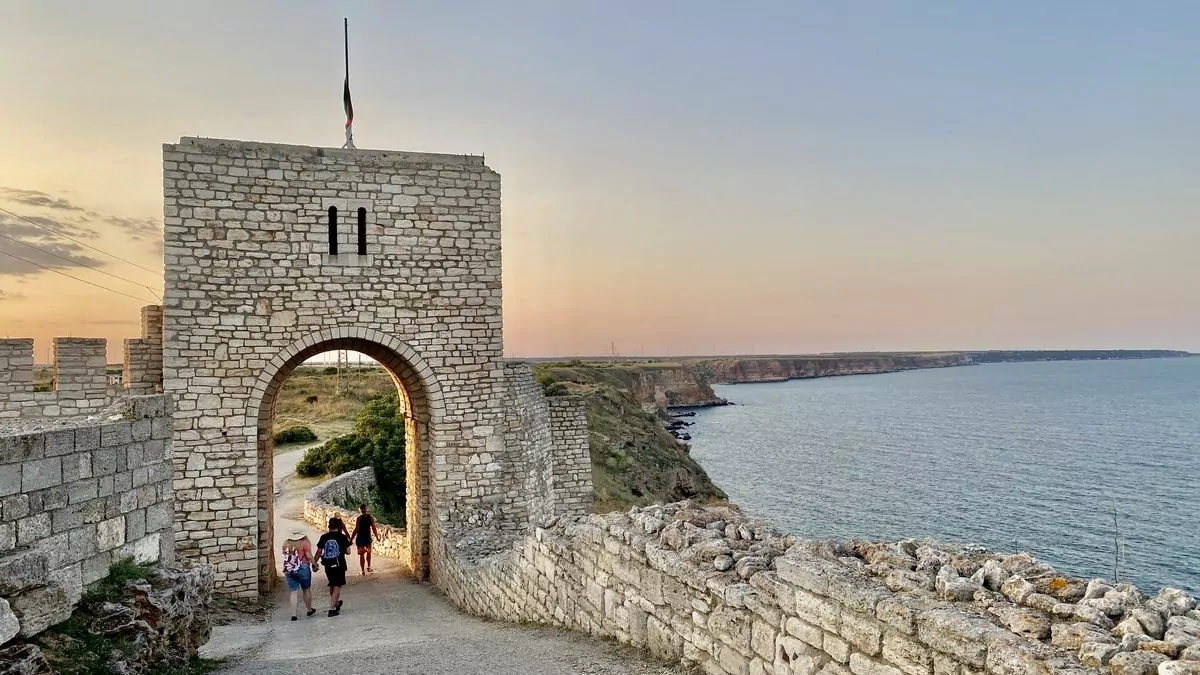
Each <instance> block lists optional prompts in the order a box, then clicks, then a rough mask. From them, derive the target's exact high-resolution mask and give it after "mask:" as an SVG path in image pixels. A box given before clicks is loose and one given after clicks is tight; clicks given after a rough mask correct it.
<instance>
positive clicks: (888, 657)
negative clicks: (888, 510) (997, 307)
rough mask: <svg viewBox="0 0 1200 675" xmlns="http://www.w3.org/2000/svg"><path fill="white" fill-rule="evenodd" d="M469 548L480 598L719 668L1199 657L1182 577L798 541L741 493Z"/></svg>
mask: <svg viewBox="0 0 1200 675" xmlns="http://www.w3.org/2000/svg"><path fill="white" fill-rule="evenodd" d="M455 554H456V553H455V552H454V551H446V552H444V555H446V556H448V557H453V556H455ZM455 560H456V563H457V564H456V565H455V566H453V573H452V574H448V575H446V576H445V577H444V578H443V581H442V584H441V585H442V587H443V589H444V590H445V591H446V592H447V594H448V595H449V596H450V597H451V598H452V599H453V600H454V602H455V603H457V604H458V605H459V606H460V607H462V608H464V609H466V610H468V611H470V612H472V613H475V614H478V615H481V616H487V617H492V618H497V619H503V620H508V621H526V622H536V623H544V624H551V625H556V626H563V627H567V628H571V629H574V630H578V631H581V632H584V633H587V634H589V635H593V636H597V637H604V638H610V639H615V640H618V641H620V642H625V643H630V644H634V645H637V646H640V647H644V648H646V649H648V650H649V651H650V652H652V653H653V654H655V655H657V656H659V657H661V658H664V659H667V660H672V661H682V662H684V663H689V664H693V665H696V666H698V667H699V668H700V669H701V670H703V671H704V672H706V673H729V674H736V675H765V674H767V673H773V674H776V675H782V674H792V673H795V674H803V675H813V674H814V673H819V674H821V675H847V674H852V675H976V674H978V673H984V672H987V673H994V674H995V675H1015V674H1018V673H1030V674H1034V673H1036V674H1048V673H1062V674H1067V673H1070V674H1073V675H1074V674H1078V675H1083V673H1087V672H1112V673H1114V674H1115V675H1155V673H1157V674H1158V675H1184V674H1187V675H1192V674H1194V673H1197V672H1200V613H1198V612H1197V610H1196V601H1195V599H1194V598H1190V597H1189V596H1187V595H1186V594H1184V593H1182V592H1180V591H1176V590H1169V589H1168V590H1164V591H1163V592H1161V593H1159V594H1158V595H1156V596H1154V597H1153V598H1149V599H1147V598H1145V597H1144V596H1142V595H1141V593H1140V592H1139V591H1137V589H1135V588H1133V587H1130V586H1128V585H1108V584H1106V583H1104V582H1102V581H1099V580H1095V581H1092V582H1088V583H1085V582H1083V581H1081V580H1076V579H1069V578H1065V577H1062V576H1061V575H1059V574H1058V573H1057V572H1055V571H1054V570H1053V568H1050V567H1049V566H1047V565H1045V564H1043V563H1039V562H1038V561H1036V560H1033V559H1032V558H1030V557H1029V556H1027V555H1015V556H1000V555H995V554H991V553H988V552H986V551H981V550H977V549H970V548H961V547H953V546H942V545H936V544H930V543H921V542H912V541H908V542H891V543H871V542H826V541H806V540H798V539H796V538H795V537H792V536H790V535H784V534H780V533H778V532H776V531H774V530H772V529H771V528H769V527H767V526H765V525H763V524H761V523H757V522H754V521H751V520H748V519H746V518H744V517H743V516H742V515H741V514H740V513H739V512H738V511H737V510H736V509H734V508H728V507H710V508H702V507H699V506H697V505H695V504H693V503H689V502H681V503H678V504H671V505H667V506H656V507H647V508H644V509H637V508H635V509H633V510H631V511H630V512H629V513H624V514H622V513H617V514H605V515H599V516H574V517H562V518H556V519H553V520H552V521H551V522H549V523H547V524H546V526H545V527H543V528H538V529H536V530H535V531H534V532H533V533H531V534H530V535H528V536H526V537H525V538H524V539H522V540H521V541H519V542H517V544H516V545H515V546H514V548H513V549H512V550H509V551H506V552H503V553H500V554H495V555H492V556H487V557H482V558H475V559H471V558H469V557H466V556H462V555H461V554H459V555H458V556H457V557H456V558H455ZM448 567H449V566H448Z"/></svg>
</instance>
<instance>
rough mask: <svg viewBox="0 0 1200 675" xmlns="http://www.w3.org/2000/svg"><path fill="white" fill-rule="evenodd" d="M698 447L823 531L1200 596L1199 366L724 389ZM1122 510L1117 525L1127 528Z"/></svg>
mask: <svg viewBox="0 0 1200 675" xmlns="http://www.w3.org/2000/svg"><path fill="white" fill-rule="evenodd" d="M717 394H718V395H720V396H723V397H726V398H728V399H730V400H731V401H733V402H735V403H736V404H737V405H736V406H731V407H726V408H713V409H710V410H706V411H703V412H700V413H699V414H697V415H696V417H695V418H694V421H695V426H693V427H692V428H691V429H690V430H689V431H690V432H691V434H692V437H693V441H692V455H693V456H694V457H695V458H696V459H697V460H698V461H699V462H700V463H701V464H702V465H703V466H704V468H705V469H707V470H708V472H709V474H710V475H711V476H712V478H713V480H715V481H716V482H717V484H718V485H720V486H721V487H722V488H724V489H725V491H726V492H727V493H728V494H729V496H730V498H731V499H733V500H734V501H735V502H737V503H739V504H741V505H742V507H743V508H745V509H746V510H747V511H748V512H749V513H751V514H753V515H756V516H761V517H765V518H766V519H768V520H769V521H770V522H772V524H774V525H775V526H777V527H780V528H782V529H784V530H787V531H790V532H793V533H795V534H797V535H801V536H806V537H831V538H849V537H862V538H871V539H904V538H910V537H913V538H924V537H931V538H934V539H938V540H941V541H947V542H961V543H978V544H982V545H984V546H987V547H989V548H992V549H994V550H997V551H1001V552H1016V551H1028V552H1030V553H1032V554H1034V555H1036V556H1037V557H1039V558H1041V559H1043V560H1045V561H1047V562H1050V563H1051V564H1054V565H1055V566H1057V567H1058V568H1059V569H1060V570H1062V571H1064V572H1067V573H1071V574H1074V575H1078V576H1083V577H1093V576H1103V577H1106V578H1112V576H1113V561H1114V548H1115V545H1114V534H1115V532H1114V530H1117V531H1119V533H1120V538H1121V539H1122V540H1123V545H1124V548H1125V560H1124V561H1123V562H1122V565H1121V570H1120V571H1121V575H1122V577H1123V579H1124V578H1130V579H1132V580H1133V581H1134V582H1135V583H1137V584H1138V585H1139V586H1140V587H1141V588H1143V590H1146V591H1149V592H1154V591H1157V589H1158V588H1159V587H1160V586H1165V585H1166V586H1175V587H1181V588H1184V589H1185V590H1188V591H1190V592H1192V593H1200V358H1195V357H1193V358H1190V359H1156V360H1143V361H1073V362H1048V363H1011V364H1009V363H1005V364H994V365H983V366H969V367H961V368H944V369H938V370H917V371H909V372H903V373H892V374H886V375H858V376H849V377H835V378H828V379H821V380H796V381H792V382H785V383H771V384H742V385H735V386H721V387H717ZM1114 514H1115V516H1116V523H1115V527H1114Z"/></svg>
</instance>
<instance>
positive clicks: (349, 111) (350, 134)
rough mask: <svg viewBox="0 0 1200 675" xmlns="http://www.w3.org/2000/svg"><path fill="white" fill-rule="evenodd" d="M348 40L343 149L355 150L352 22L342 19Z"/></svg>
mask: <svg viewBox="0 0 1200 675" xmlns="http://www.w3.org/2000/svg"><path fill="white" fill-rule="evenodd" d="M342 27H343V32H344V34H345V38H346V83H345V84H344V85H343V86H342V107H343V108H345V110H346V144H345V145H343V146H342V147H343V148H350V149H353V148H354V129H353V128H352V126H353V124H354V105H353V104H352V103H350V20H349V19H342Z"/></svg>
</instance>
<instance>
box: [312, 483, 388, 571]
mask: <svg viewBox="0 0 1200 675" xmlns="http://www.w3.org/2000/svg"><path fill="white" fill-rule="evenodd" d="M374 488H375V470H374V469H372V468H371V467H369V466H368V467H364V468H362V469H357V470H355V471H348V472H346V473H343V474H341V475H340V476H334V477H333V478H330V479H329V480H327V481H325V482H324V483H321V484H320V485H317V486H316V487H314V488H313V489H311V490H309V491H308V494H307V495H305V497H304V520H305V521H307V522H308V524H309V525H312V526H313V527H315V528H317V529H318V530H321V531H325V529H326V528H327V527H328V525H329V519H330V518H335V517H336V518H341V519H342V522H344V523H346V529H347V530H349V531H351V532H353V530H354V519H355V518H358V512H357V511H348V510H346V509H343V508H342V507H340V506H338V505H337V504H336V502H338V501H342V500H344V499H346V498H347V497H350V498H355V497H363V496H366V494H367V493H368V492H369V491H370V490H372V489H374ZM377 528H378V530H379V539H377V540H375V541H374V542H373V543H372V544H371V550H372V551H373V552H374V554H375V555H381V556H384V557H385V558H394V559H396V560H399V561H401V562H403V563H404V564H405V565H408V566H409V567H410V569H411V565H412V547H411V546H410V545H409V541H408V531H407V530H406V529H405V528H403V527H394V526H392V525H384V524H382V523H379V524H378V525H377Z"/></svg>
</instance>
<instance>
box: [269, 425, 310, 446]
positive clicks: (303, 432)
mask: <svg viewBox="0 0 1200 675" xmlns="http://www.w3.org/2000/svg"><path fill="white" fill-rule="evenodd" d="M315 440H317V435H316V434H315V433H313V430H312V429H309V428H308V427H306V426H303V425H297V426H294V427H288V428H287V429H284V430H283V431H281V432H279V433H277V434H275V444H276V445H283V444H284V443H311V442H313V441H315Z"/></svg>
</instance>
